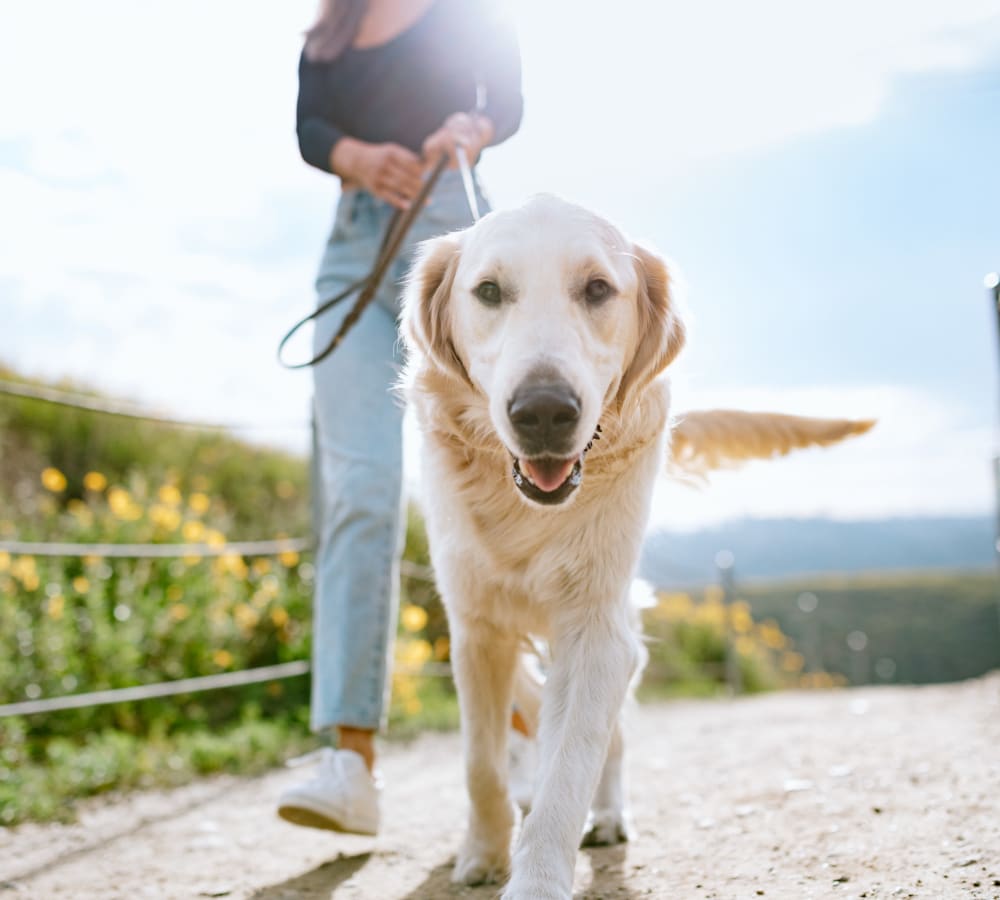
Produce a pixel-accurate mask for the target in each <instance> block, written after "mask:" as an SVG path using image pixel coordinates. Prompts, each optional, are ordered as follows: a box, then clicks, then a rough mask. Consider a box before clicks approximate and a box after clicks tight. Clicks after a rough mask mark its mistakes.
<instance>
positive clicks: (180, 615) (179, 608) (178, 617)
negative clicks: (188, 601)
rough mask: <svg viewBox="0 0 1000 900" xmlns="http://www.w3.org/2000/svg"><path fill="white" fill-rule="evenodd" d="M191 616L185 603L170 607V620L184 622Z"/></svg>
mask: <svg viewBox="0 0 1000 900" xmlns="http://www.w3.org/2000/svg"><path fill="white" fill-rule="evenodd" d="M189 615H191V610H190V609H188V608H187V606H185V605H184V604H183V603H174V604H172V605H171V607H170V618H171V619H173V620H174V621H175V622H183V621H184V620H185V619H186V618H187V617H188V616H189Z"/></svg>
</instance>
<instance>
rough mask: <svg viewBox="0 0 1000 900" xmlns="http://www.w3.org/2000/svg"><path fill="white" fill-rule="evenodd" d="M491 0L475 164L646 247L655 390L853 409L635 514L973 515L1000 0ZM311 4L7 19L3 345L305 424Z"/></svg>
mask: <svg viewBox="0 0 1000 900" xmlns="http://www.w3.org/2000/svg"><path fill="white" fill-rule="evenodd" d="M506 5H507V6H508V7H509V12H510V14H511V15H512V17H513V18H514V19H515V22H516V24H517V26H518V29H519V33H520V35H521V42H522V49H523V56H524V70H525V72H524V74H525V95H526V102H527V112H526V116H525V121H524V125H523V127H522V130H521V132H520V133H519V134H518V135H517V136H516V137H515V138H514V139H512V140H511V141H509V142H508V143H507V144H505V145H504V146H502V147H500V148H497V149H495V150H493V151H491V152H490V154H489V155H488V157H487V158H486V160H485V162H484V164H483V166H482V170H483V175H484V177H485V179H486V181H487V184H488V187H489V189H490V192H491V194H492V196H493V198H494V201H495V203H496V205H498V206H506V205H513V204H515V203H517V202H519V201H520V200H522V199H523V198H525V197H527V196H529V195H530V194H532V193H535V192H537V191H552V192H554V193H559V194H562V195H564V196H566V197H567V198H569V199H572V200H575V201H577V202H580V203H582V204H584V205H586V206H589V207H591V208H593V209H594V210H596V211H598V212H600V213H602V214H604V215H607V216H608V217H610V218H612V219H614V220H615V221H616V222H618V224H619V225H621V226H622V227H623V228H624V229H625V230H626V231H627V232H628V233H630V234H632V235H633V236H635V237H636V238H639V239H642V240H644V241H646V242H647V243H650V244H652V245H653V246H655V247H656V248H658V249H659V250H661V251H663V252H665V253H666V254H667V255H668V256H670V257H671V258H672V259H673V260H674V261H675V263H676V265H677V270H678V272H679V273H680V274H681V276H682V280H683V283H684V285H685V290H684V300H685V303H686V307H687V309H688V315H689V316H690V320H691V322H692V324H693V328H692V333H693V340H692V342H691V345H690V347H689V349H688V350H687V351H686V352H685V354H684V357H683V358H682V360H681V362H680V365H679V366H678V370H677V373H676V395H677V406H678V408H680V409H683V408H693V407H700V406H709V405H727V406H741V407H745V408H773V409H782V410H788V411H793V412H802V413H807V414H809V413H813V414H831V415H840V414H846V415H871V416H877V417H878V418H879V419H880V425H879V428H878V429H877V430H876V432H874V433H873V434H872V435H870V436H868V437H866V438H864V439H862V440H860V441H857V442H855V443H853V444H852V445H850V446H845V447H843V448H839V449H837V450H835V451H829V452H825V453H816V454H812V453H809V454H803V455H801V456H799V457H797V458H795V459H792V460H788V461H783V462H781V463H780V464H778V463H774V464H767V465H763V464H762V465H754V466H750V467H749V468H748V469H746V470H744V471H742V472H740V473H735V474H726V475H723V476H721V477H719V478H716V479H714V481H713V483H712V485H711V486H710V487H709V488H707V489H706V490H704V491H701V492H699V493H694V492H692V491H690V490H687V489H684V490H679V489H677V488H674V487H671V486H668V485H665V486H662V487H661V488H660V489H659V490H658V493H657V499H656V512H655V515H654V518H655V520H656V521H657V522H658V523H660V524H680V525H684V526H695V525H698V524H702V523H705V522H709V521H717V520H719V519H723V518H727V517H730V516H735V515H747V514H755V515H811V514H827V515H833V516H838V517H852V516H865V517H875V516H882V515H893V514H915V513H917V514H918V513H969V512H986V511H988V510H989V509H990V508H991V504H992V485H991V480H990V475H989V457H990V455H991V453H992V452H993V449H994V445H995V410H996V403H997V394H996V373H997V367H996V347H995V338H994V335H993V330H994V322H993V319H992V317H991V313H990V310H989V307H988V305H987V301H986V297H985V292H984V290H983V287H982V278H983V276H984V275H985V274H986V272H988V271H990V270H992V269H996V268H1000V175H998V165H997V162H996V159H997V158H998V157H1000V117H998V116H997V115H996V110H997V109H1000V64H998V63H996V60H997V59H1000V52H998V51H1000V0H990V2H983V0H953V2H951V3H949V4H947V5H943V4H940V3H930V2H908V3H904V2H901V0H883V2H881V3H877V4H871V3H863V2H861V0H845V2H843V3H841V4H838V5H837V7H836V9H833V8H827V7H817V6H815V5H812V4H799V3H795V2H792V0H761V2H759V3H757V4H753V5H748V4H738V3H735V2H730V3H720V4H711V5H707V4H697V5H696V4H681V3H663V4H650V3H646V2H641V0H622V2H620V3H619V4H616V6H615V18H614V19H611V20H609V18H608V15H609V14H608V12H607V10H608V6H607V4H606V3H599V2H596V0H595V2H590V0H574V2H570V0H551V2H549V3H546V4H537V3H531V2H529V0H509V2H508V3H507V4H506ZM807 7H808V8H807ZM313 11H314V7H313V3H312V2H305V0H294V2H288V3H284V4H269V5H266V6H265V5H261V6H253V5H250V6H248V5H247V4H245V3H237V2H235V0H219V2H217V3H213V4H210V5H205V4H201V3H197V2H194V0H176V2H172V3H169V4H168V3H166V2H159V3H157V2H154V3H150V4H142V5H135V4H131V3H128V2H125V0H95V2H92V3H90V4H87V5H86V6H82V5H81V6H77V5H69V6H62V7H59V9H58V16H59V17H60V19H61V23H60V24H61V27H60V28H58V29H53V28H52V24H51V20H52V18H53V15H55V13H54V12H53V10H52V9H51V8H50V7H48V6H47V5H41V4H21V5H19V6H18V7H17V8H15V10H13V11H12V12H9V13H7V14H6V15H5V17H6V19H7V20H10V19H11V18H13V21H12V22H11V27H9V28H5V29H4V33H3V34H2V35H0V77H2V78H3V80H4V83H5V84H8V85H18V86H20V87H19V89H16V90H13V91H5V93H4V97H3V99H2V100H0V197H3V202H2V204H0V307H2V311H3V323H4V325H3V327H2V328H0V361H2V362H6V363H9V364H14V365H16V366H17V367H19V368H20V369H22V370H24V371H27V372H31V373H35V374H39V375H45V376H47V377H61V376H68V377H71V378H76V379H80V380H84V381H87V382H90V383H92V384H95V385H97V386H100V387H103V388H104V389H106V390H109V391H111V392H113V393H116V394H118V395H121V396H126V397H131V398H133V399H137V400H139V401H142V402H144V403H146V404H148V405H151V406H153V407H156V408H159V409H163V410H166V411H169V412H171V413H173V414H176V415H183V416H188V417H192V416H194V417H204V418H206V419H212V420H219V419H225V420H233V419H238V420H250V421H259V422H262V423H285V422H292V423H301V422H304V421H305V419H306V416H307V409H308V396H309V379H308V376H307V375H303V374H302V373H287V372H285V371H283V370H281V369H279V368H278V367H277V366H276V365H275V364H274V362H273V350H274V345H275V343H276V339H277V336H278V335H279V334H280V333H281V331H282V330H283V328H284V327H285V326H286V325H287V324H288V323H289V322H290V321H291V320H293V319H294V318H295V317H296V316H298V315H300V314H302V313H303V312H305V311H306V310H307V309H308V307H309V305H310V304H311V302H312V299H311V281H312V274H313V270H314V267H315V265H316V261H317V258H318V253H319V250H320V248H321V246H322V243H323V241H324V240H325V232H326V229H327V227H328V224H329V221H330V217H331V214H332V207H333V203H334V201H335V198H336V186H335V182H334V180H333V179H331V178H330V177H329V176H325V175H323V174H321V173H318V172H315V171H311V170H309V169H308V168H307V167H306V166H305V165H304V164H303V163H302V162H301V160H300V159H299V157H298V154H297V149H296V146H295V141H294V132H293V124H294V100H295V87H296V86H295V63H296V58H297V54H298V49H299V44H300V34H301V31H302V29H303V28H304V27H306V26H307V25H308V23H309V21H310V18H311V16H312V14H313ZM149 35H155V40H149V39H148V36H149ZM257 436H258V437H260V438H261V439H266V440H269V441H272V442H282V443H286V444H290V445H293V446H297V447H304V446H305V441H304V432H303V430H302V429H301V428H296V427H292V428H288V429H286V428H281V429H273V428H270V427H262V428H261V429H260V430H259V432H258V433H257Z"/></svg>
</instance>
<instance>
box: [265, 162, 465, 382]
mask: <svg viewBox="0 0 1000 900" xmlns="http://www.w3.org/2000/svg"><path fill="white" fill-rule="evenodd" d="M447 165H448V157H447V155H442V156H441V158H440V159H439V160H438V161H437V162H436V163H435V164H434V168H433V169H431V171H430V174H429V175H428V176H427V178H425V179H424V183H423V184H422V185H421V187H420V191H419V192H418V193H417V196H416V197H415V198H414V199H413V201H412V202H411V203H410V205H409V206H408V207H407V208H406V209H401V210H397V211H396V212H395V213H394V214H393V216H392V218H391V219H390V220H389V224H388V225H387V226H386V229H385V233H384V235H383V236H382V243H381V245H380V246H379V252H378V256H376V257H375V265H374V266H373V267H372V270H371V272H369V273H368V274H367V275H366V276H365V277H364V278H362V279H360V280H358V281H355V282H354V283H353V284H352V285H350V286H349V287H347V288H345V289H344V290H343V291H341V292H340V293H339V294H337V295H336V296H335V297H331V298H330V299H329V300H327V301H326V302H324V303H323V304H322V305H320V306H318V307H317V308H316V309H314V310H313V311H312V312H311V313H309V315H307V316H304V317H303V318H301V319H299V321H298V322H296V323H295V324H294V325H293V326H292V327H291V328H290V329H289V330H288V332H287V333H286V334H285V336H284V337H283V338H282V339H281V342H280V343H279V344H278V362H279V363H281V365H283V366H284V367H285V368H286V369H306V368H308V367H309V366H314V365H316V363H318V362H322V361H323V360H324V359H326V358H327V357H328V356H329V355H330V354H331V353H333V351H334V350H336V349H337V347H339V346H340V344H341V342H342V341H343V340H344V337H345V336H346V334H347V332H348V331H350V330H351V329H352V328H353V327H354V325H355V323H356V322H357V321H358V319H360V318H361V314H362V313H363V312H364V311H365V309H367V307H368V304H370V303H371V302H372V300H373V299H374V298H375V294H376V292H377V291H378V288H379V285H380V284H381V283H382V279H383V278H384V277H385V273H386V271H387V270H388V268H389V266H390V265H391V264H392V261H393V260H394V259H395V258H396V255H397V254H398V253H399V250H400V248H401V247H402V245H403V239H404V238H405V237H406V235H407V232H409V230H410V228H411V226H412V225H413V223H414V222H415V221H416V218H417V216H419V215H420V213H421V212H423V209H424V206H425V205H426V203H427V199H428V198H429V197H430V195H431V191H433V190H434V186H435V185H436V184H437V180H438V178H440V177H441V173H442V172H443V171H444V169H445V166H447ZM359 288H360V289H361V295H360V296H359V297H358V299H357V300H355V301H354V306H352V307H351V311H350V312H349V313H348V314H347V315H346V316H345V317H344V321H343V322H341V323H340V328H338V329H337V333H336V334H335V335H334V336H333V337H332V338H331V339H330V342H329V343H328V344H327V345H326V347H325V348H324V349H323V350H322V351H320V352H319V353H318V354H316V356H314V357H313V358H312V359H310V360H307V361H306V362H300V363H290V362H286V361H285V358H284V350H285V345H286V344H287V343H288V342H289V341H290V340H291V338H292V336H293V335H295V334H296V333H297V332H298V330H299V329H300V328H301V327H302V326H303V325H305V324H306V323H307V322H312V321H314V320H316V319H318V318H319V317H320V316H321V315H323V313H325V312H326V311H327V310H328V309H330V308H331V307H333V306H335V305H336V304H338V303H340V302H341V301H342V300H344V299H346V298H347V297H349V296H350V295H351V294H353V293H354V292H355V291H356V290H358V289H359Z"/></svg>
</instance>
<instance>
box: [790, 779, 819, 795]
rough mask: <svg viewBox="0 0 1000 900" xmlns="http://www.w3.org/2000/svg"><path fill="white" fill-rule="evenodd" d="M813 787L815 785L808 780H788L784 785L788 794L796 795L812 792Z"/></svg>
mask: <svg viewBox="0 0 1000 900" xmlns="http://www.w3.org/2000/svg"><path fill="white" fill-rule="evenodd" d="M813 786H814V785H813V783H812V782H811V781H810V780H809V779H808V778H786V779H785V784H784V788H785V793H786V794H796V793H799V792H800V791H811V790H812V789H813Z"/></svg>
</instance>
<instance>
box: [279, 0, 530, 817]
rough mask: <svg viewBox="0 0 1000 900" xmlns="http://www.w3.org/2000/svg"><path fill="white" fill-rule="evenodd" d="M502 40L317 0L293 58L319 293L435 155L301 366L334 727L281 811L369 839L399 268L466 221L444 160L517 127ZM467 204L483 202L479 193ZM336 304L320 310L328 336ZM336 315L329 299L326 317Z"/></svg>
mask: <svg viewBox="0 0 1000 900" xmlns="http://www.w3.org/2000/svg"><path fill="white" fill-rule="evenodd" d="M520 80H521V79H520V58H519V54H518V48H517V43H516V40H515V39H514V37H513V35H512V34H511V33H509V32H508V31H506V30H505V29H503V28H500V27H498V25H497V23H496V22H495V20H494V19H493V17H492V16H491V15H490V14H489V13H488V11H487V9H486V7H485V5H484V4H483V3H482V2H481V0H324V2H323V3H322V6H321V9H320V14H319V17H318V19H317V21H316V24H315V25H313V27H312V28H311V29H310V30H309V32H308V33H307V35H306V42H305V47H304V49H303V52H302V57H301V60H300V63H299V98H298V114H297V119H298V138H299V148H300V150H301V152H302V156H303V158H304V159H305V161H306V162H308V163H310V164H311V165H314V166H316V167H317V168H319V169H322V170H323V171H326V172H330V173H332V174H334V175H336V176H338V177H339V178H340V181H341V187H342V193H341V197H340V201H339V203H338V206H337V214H336V219H335V222H334V226H333V232H332V234H331V235H330V238H329V241H328V243H327V246H326V250H325V252H324V254H323V259H322V262H321V264H320V269H319V274H318V276H317V279H316V289H317V293H318V299H319V302H323V301H324V300H326V299H328V298H329V297H332V296H334V295H335V294H337V293H339V292H340V291H341V290H343V289H344V288H345V287H347V285H349V284H350V283H352V282H354V281H356V280H357V279H358V278H360V277H362V276H364V275H365V274H366V273H367V272H368V271H369V270H370V269H371V267H372V265H373V263H374V260H375V257H376V254H377V252H378V248H379V242H380V240H381V237H382V234H383V232H384V231H385V228H386V224H387V223H388V221H389V219H390V218H391V216H392V214H393V212H394V210H395V209H404V208H406V207H407V206H408V205H409V203H410V201H411V200H412V199H413V198H414V196H415V195H416V193H417V192H418V190H419V189H420V186H421V182H422V179H423V177H424V176H425V174H426V172H427V170H428V169H429V168H430V167H431V166H432V165H433V164H434V163H435V162H436V161H437V160H438V159H440V157H441V155H442V154H447V155H448V156H449V157H450V167H449V168H448V169H447V170H445V172H444V173H443V174H442V175H441V177H440V179H439V181H438V183H437V185H436V187H435V189H434V192H433V194H432V195H431V197H430V200H429V202H428V204H427V206H426V208H425V209H424V210H423V211H422V213H421V214H420V216H419V217H418V218H417V219H416V221H415V223H414V225H413V227H412V228H411V230H410V233H409V235H408V237H407V241H406V246H405V247H404V249H403V251H402V252H401V253H400V255H399V256H398V258H397V259H396V261H395V263H394V264H393V266H392V268H390V270H389V273H388V274H387V276H386V278H385V280H384V281H383V284H382V286H381V287H380V289H379V292H378V294H377V295H376V298H375V302H373V303H372V304H371V306H370V307H369V308H368V309H367V311H366V312H365V313H364V315H363V316H362V317H361V318H360V320H359V321H358V323H357V324H356V325H355V326H354V328H353V329H352V330H351V332H350V333H349V335H348V336H347V337H346V339H345V340H344V342H343V343H342V344H341V345H340V346H339V347H338V348H337V350H336V351H335V352H334V353H333V354H331V355H330V356H329V357H327V358H326V360H324V361H323V362H322V363H320V364H319V365H317V366H316V367H314V369H313V371H314V379H315V423H316V430H315V447H314V460H315V465H316V470H317V471H316V474H317V491H318V503H317V518H318V540H319V546H318V557H317V579H316V596H315V603H314V611H315V616H314V635H313V693H312V726H313V729H314V730H316V731H320V732H330V733H331V736H332V737H333V738H334V739H335V742H336V746H337V748H338V749H337V750H336V751H334V750H330V749H326V750H324V752H323V755H322V757H321V760H320V767H319V770H318V772H317V775H316V777H314V778H313V780H311V781H309V782H307V783H305V784H301V785H298V786H296V787H294V788H292V789H290V790H288V791H286V792H285V794H283V795H282V797H281V800H280V803H279V813H280V814H281V815H282V816H283V817H284V818H286V819H288V820H289V821H292V822H295V823H297V824H302V825H310V826H314V827H320V828H331V829H334V830H337V831H350V832H357V833H363V834H374V833H375V832H376V831H377V829H378V825H379V811H378V786H377V785H376V783H375V779H374V777H373V771H374V764H375V746H374V735H375V732H376V731H377V730H378V728H379V727H380V726H381V725H383V724H384V721H385V706H386V699H387V694H388V690H387V689H388V678H387V662H388V658H389V651H390V645H391V641H392V637H393V634H394V631H395V623H396V608H397V599H398V598H397V581H398V557H399V554H400V552H401V549H402V538H403V525H404V521H405V519H404V517H403V515H402V511H403V503H402V468H403V462H402V416H403V411H402V409H401V408H400V406H399V404H398V403H397V402H396V400H395V399H394V398H393V396H392V395H391V393H390V388H391V386H392V384H393V381H394V379H395V376H396V374H397V371H398V368H399V364H400V362H401V360H400V358H399V356H398V341H397V333H396V318H397V314H398V312H399V291H400V280H401V279H402V278H403V276H404V274H405V273H406V270H407V268H408V266H409V263H410V260H411V258H412V251H413V248H414V246H415V244H416V243H418V242H419V241H422V240H426V239H428V238H431V237H434V236H436V235H438V234H441V233H443V232H446V231H450V230H453V229H456V228H462V227H465V226H467V225H469V224H471V221H472V217H471V212H470V210H469V205H468V202H467V199H466V195H465V192H464V189H463V186H462V181H461V177H460V174H459V173H458V172H457V171H456V169H455V150H456V147H457V146H459V145H462V146H464V148H465V150H466V153H467V154H468V158H469V159H470V160H471V161H473V162H474V161H475V160H476V159H477V158H478V156H479V154H480V151H481V150H482V149H483V148H485V147H487V146H489V145H493V144H498V143H500V142H501V141H503V140H506V139H507V138H508V137H510V136H511V135H512V134H513V133H514V132H515V131H516V130H517V128H518V126H519V124H520V121H521V110H522V101H521V86H520ZM476 191H477V195H478V196H477V200H478V205H479V208H480V209H481V210H485V209H487V208H488V207H487V203H486V200H485V198H484V197H483V196H482V194H481V193H480V192H479V188H478V182H477V188H476ZM349 306H350V301H348V302H346V303H344V304H342V305H341V306H340V307H336V308H335V309H336V310H338V311H339V312H331V313H329V314H327V315H326V316H324V317H322V318H321V319H320V321H319V322H318V323H317V326H316V330H315V338H314V341H315V347H316V350H317V352H318V351H319V350H320V349H322V348H324V347H326V345H327V343H328V342H329V340H330V338H331V337H332V336H333V334H334V333H335V332H336V329H337V327H338V326H339V324H340V322H341V321H342V319H343V316H344V315H346V314H347V309H346V308H343V309H342V307H349ZM341 309H342V311H340V310H341Z"/></svg>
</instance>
